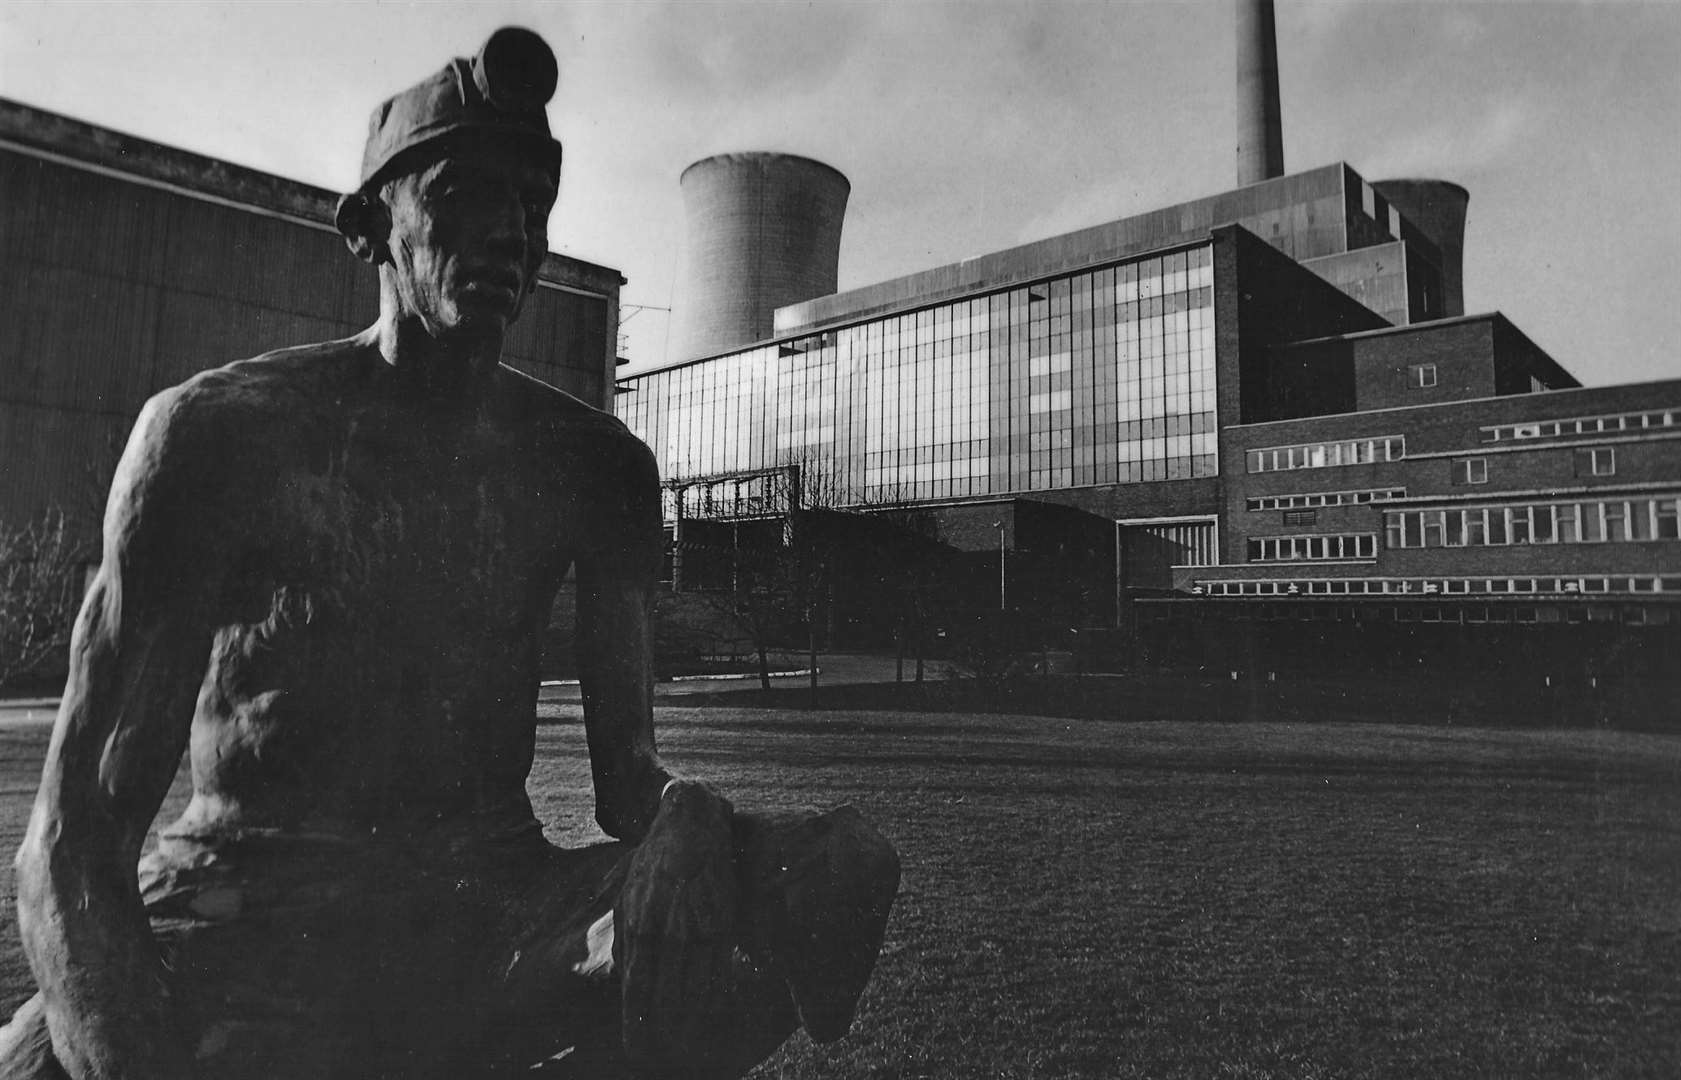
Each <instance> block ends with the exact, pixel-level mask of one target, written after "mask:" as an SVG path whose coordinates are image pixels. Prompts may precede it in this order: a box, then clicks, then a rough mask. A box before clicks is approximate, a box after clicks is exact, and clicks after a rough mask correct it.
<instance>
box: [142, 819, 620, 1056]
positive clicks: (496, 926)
mask: <svg viewBox="0 0 1681 1080" xmlns="http://www.w3.org/2000/svg"><path fill="white" fill-rule="evenodd" d="M625 851H626V849H625V848H624V847H623V846H622V845H619V844H602V845H597V846H594V847H588V848H582V849H576V850H561V849H558V848H555V847H553V846H551V845H549V844H548V843H546V842H545V841H543V840H542V839H541V836H540V835H536V834H532V835H530V836H526V837H522V838H519V839H517V840H512V841H507V842H501V843H493V842H486V843H478V844H474V845H471V846H459V847H457V848H455V849H448V850H445V851H442V852H439V851H436V850H424V849H419V848H415V847H412V846H409V845H404V844H350V843H345V842H342V841H334V840H300V839H296V838H292V839H280V838H274V837H261V838H257V839H245V840H239V841H234V842H229V843H224V844H218V845H213V846H206V845H201V844H193V843H186V844H183V843H179V842H177V843H174V844H166V845H165V848H164V849H163V851H161V852H159V853H154V854H153V855H151V856H149V857H148V858H147V859H146V860H145V861H143V862H142V865H141V888H142V893H143V897H144V899H145V902H146V910H147V914H148V916H149V917H150V918H151V921H152V928H153V932H154V935H155V936H156V938H157V940H158V942H159V946H160V948H161V950H162V951H163V954H164V956H165V959H166V964H167V967H168V970H169V971H170V981H171V986H170V990H171V992H172V994H173V995H174V996H175V997H176V999H177V1000H178V1001H179V1003H180V1004H181V1006H182V1007H183V1012H184V1014H185V1015H186V1017H187V1018H188V1023H189V1024H190V1025H191V1026H192V1027H193V1028H194V1031H193V1033H192V1037H193V1038H194V1039H195V1042H196V1050H197V1053H198V1056H199V1057H200V1059H201V1061H202V1062H206V1063H210V1062H214V1063H216V1064H217V1065H218V1067H219V1068H220V1070H221V1071H222V1072H223V1074H224V1075H241V1074H247V1073H248V1074H250V1075H265V1076H267V1075H270V1072H269V1071H267V1070H280V1071H277V1072H275V1073H274V1075H299V1076H303V1075H309V1073H308V1069H309V1068H312V1067H313V1068H322V1069H325V1070H327V1071H324V1072H321V1073H318V1074H317V1075H330V1074H331V1070H332V1069H333V1068H334V1067H337V1066H342V1064H343V1063H344V1062H346V1061H360V1062H363V1063H367V1062H369V1061H370V1060H371V1059H374V1058H385V1059H388V1060H393V1061H397V1060H404V1059H413V1060H415V1061H428V1060H436V1059H437V1058H438V1057H440V1056H453V1055H455V1054H458V1053H460V1052H461V1050H462V1049H463V1048H466V1047H470V1046H474V1045H480V1044H483V1043H485V1042H486V1040H487V1039H489V1038H490V1037H491V1036H492V1035H493V1034H494V1033H496V1032H498V1031H499V1030H501V1032H502V1034H503V1036H507V1035H511V1034H512V1032H509V1031H507V1030H505V1029H507V1028H508V1027H509V1026H510V1025H512V1026H515V1027H517V1026H519V1025H521V1024H523V1023H526V1022H527V1020H528V1018H529V1015H530V1013H531V1011H532V1009H533V1007H534V1006H537V1005H539V1004H545V1005H546V1007H545V1010H544V1011H550V1012H551V1015H552V1013H553V1012H554V1011H561V1010H564V1009H565V1008H566V1005H567V1003H566V1002H565V1001H556V1000H553V999H554V997H555V994H556V988H557V986H558V987H566V986H567V984H568V982H570V983H574V984H576V985H575V986H574V987H572V988H573V989H575V990H576V991H577V993H578V994H579V995H580V1005H582V1004H584V1000H583V999H584V997H585V996H586V995H587V992H588V990H589V989H590V987H589V984H588V981H587V980H585V979H584V978H582V977H581V976H580V977H575V978H572V979H568V978H567V972H568V971H569V969H570V966H571V964H573V963H577V962H581V961H582V960H583V958H584V949H583V947H582V942H583V940H584V934H585V931H586V930H587V928H588V926H589V925H590V923H591V922H593V921H594V920H595V919H597V918H599V917H600V916H601V915H602V914H603V913H605V912H606V911H607V910H609V909H610V908H611V906H612V897H613V894H614V893H615V892H616V889H617V879H618V876H619V868H620V866H621V864H622V862H623V856H624V853H625ZM574 952H575V953H577V955H576V956H573V955H571V954H572V953H574ZM533 964H537V965H542V966H543V968H544V970H541V971H532V970H530V969H531V967H532V965H533ZM537 993H541V994H544V995H545V996H546V997H547V998H548V999H549V1000H547V1002H546V1003H537V1002H533V1001H531V1000H529V997H530V996H531V995H533V994H537ZM580 1019H584V1018H582V1017H580ZM554 1034H556V1032H555V1031H554V1030H553V1029H551V1030H550V1031H548V1032H546V1033H544V1034H543V1036H542V1037H543V1038H552V1037H553V1035H554ZM382 1048H383V1050H384V1052H383V1053H382ZM429 1055H430V1056H429ZM311 1062H319V1063H320V1064H319V1065H311V1064H310V1063H311Z"/></svg>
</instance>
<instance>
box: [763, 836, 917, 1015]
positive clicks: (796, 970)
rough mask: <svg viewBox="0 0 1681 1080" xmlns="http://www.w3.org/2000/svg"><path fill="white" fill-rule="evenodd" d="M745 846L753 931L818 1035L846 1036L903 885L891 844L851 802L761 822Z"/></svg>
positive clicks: (897, 859) (764, 952) (796, 1003)
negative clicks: (900, 887) (818, 810)
mask: <svg viewBox="0 0 1681 1080" xmlns="http://www.w3.org/2000/svg"><path fill="white" fill-rule="evenodd" d="M747 836H748V839H749V840H750V841H751V842H750V843H749V845H748V846H747V847H746V849H744V851H743V852H742V854H743V856H744V858H743V859H742V869H743V872H744V875H745V877H746V881H745V882H744V888H743V890H742V891H743V895H744V897H745V899H746V903H747V912H746V914H747V918H748V931H749V934H750V938H751V940H752V941H753V942H754V944H755V945H756V947H757V948H756V951H758V952H759V953H760V954H761V955H762V956H764V957H765V958H766V959H768V960H769V961H770V963H771V965H772V966H773V968H774V969H775V970H777V971H778V972H779V973H780V974H781V975H782V977H783V978H784V979H785V980H786V982H787V985H788V988H789V990H790V991H791V992H792V994H793V997H794V1002H795V1005H796V1006H797V1007H798V1009H799V1014H800V1019H801V1020H802V1021H804V1023H805V1026H806V1029H807V1030H808V1031H809V1032H810V1033H811V1036H812V1038H813V1039H816V1040H817V1041H819V1042H827V1041H829V1040H831V1039H836V1038H839V1037H840V1036H841V1035H843V1034H845V1032H846V1029H847V1027H848V1026H849V1025H850V1024H851V1022H852V1016H853V1012H854V1010H855V1009H856V1007H857V1003H858V998H859V995H861V994H862V993H863V990H864V986H865V984H866V983H867V982H868V981H869V977H870V973H871V972H872V971H873V970H874V968H875V962H876V956H877V954H878V953H879V952H880V950H881V943H882V939H883V937H884V935H885V933H886V929H887V917H888V912H889V910H890V909H891V908H892V905H893V899H894V897H895V896H896V895H897V893H898V889H899V871H900V867H899V856H898V853H897V852H895V851H894V850H893V845H892V844H890V843H888V841H887V839H886V838H885V837H883V836H882V835H881V833H880V832H878V831H877V830H876V829H875V828H874V827H872V826H871V825H870V824H869V823H868V822H866V821H865V820H864V819H863V817H862V816H861V815H860V814H859V813H858V812H857V811H856V810H854V809H853V808H852V807H850V806H846V807H841V808H839V809H837V810H831V811H829V812H828V813H824V814H812V813H807V814H802V815H778V816H774V817H770V816H767V817H764V818H760V819H758V820H757V821H756V822H755V823H753V824H752V826H751V827H750V828H749V829H748V830H747Z"/></svg>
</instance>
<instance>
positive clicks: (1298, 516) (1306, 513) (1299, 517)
mask: <svg viewBox="0 0 1681 1080" xmlns="http://www.w3.org/2000/svg"><path fill="white" fill-rule="evenodd" d="M1318 520H1319V511H1317V510H1286V511H1284V524H1286V525H1313V524H1316V523H1317V522H1318Z"/></svg>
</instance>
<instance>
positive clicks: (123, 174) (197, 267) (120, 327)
mask: <svg viewBox="0 0 1681 1080" xmlns="http://www.w3.org/2000/svg"><path fill="white" fill-rule="evenodd" d="M336 201H337V196H336V194H334V193H332V192H328V191H324V190H322V189H320V188H315V187H311V186H309V185H306V184H300V183H296V182H294V181H291V180H285V179H282V178H280V177H277V176H271V175H268V174H265V173H261V172H256V171H253V170H250V169H244V168H241V167H239V166H237V165H231V164H229V163H227V162H223V161H217V160H214V159H211V158H206V157H201V156H199V155H197V154H191V153H187V152H185V151H181V150H177V149H174V148H171V147H167V146H160V145H158V144H156V143H151V142H147V141H145V140H143V139H137V138H134V137H132V136H128V135H123V134H120V133H117V132H113V131H108V130H105V129H102V128H98V127H95V126H93V125H90V124H86V123H83V122H81V121H78V120H74V119H71V118H68V117H64V116H60V115H57V114H54V113H50V112H47V111H45V110H41V109H37V108H33V107H31V106H28V105H23V104H19V103H17V102H12V101H6V100H3V99H0V296H3V297H4V298H5V300H4V312H5V317H4V318H0V370H3V371H4V373H5V378H4V385H3V387H0V522H5V523H7V524H9V525H13V526H17V525H21V524H22V523H24V522H27V521H30V520H32V519H35V518H37V517H38V516H39V515H41V514H43V513H45V512H47V511H49V510H51V509H54V508H56V509H58V510H60V511H62V512H64V513H65V514H66V515H68V516H69V517H71V518H73V519H75V520H76V522H77V524H78V525H79V526H80V528H81V530H82V535H84V536H85V537H87V538H88V540H89V541H90V544H89V558H90V559H91V558H94V557H96V555H97V551H96V548H95V546H94V545H93V544H92V540H93V539H95V538H96V536H97V533H96V531H95V524H96V522H95V521H94V520H92V519H96V518H97V516H98V513H99V510H100V508H101V507H102V505H103V500H104V494H105V492H104V486H105V484H106V483H108V482H109V479H110V471H111V469H112V467H113V466H114V464H115V461H116V457H117V455H118V453H119V452H120V451H121V449H122V444H123V441H124V439H125V438H126V436H127V434H128V430H129V428H130V426H131V425H132V424H133V422H134V418H135V416H136V415H137V414H138V413H139V411H140V407H141V405H142V404H144V403H145V401H146V399H147V398H148V397H150V396H151V395H152V394H154V393H156V392H157V391H159V390H162V389H163V388H165V387H167V386H171V385H173V384H175V383H178V382H180V381H182V380H183V379H185V378H187V377H188V376H190V375H192V374H194V373H195V372H198V371H201V370H203V369H205V368H208V367H215V366H218V365H221V364H225V363H228V362H229V361H232V360H237V359H240V358H242V357H248V356H255V355H257V354H259V353H262V352H266V351H268V350H271V349H276V348H280V347H283V346H288V345H300V344H304V343H307V342H312V341H323V340H328V339H332V338H339V337H346V336H348V335H351V334H354V333H357V332H358V331H360V330H362V329H364V328H366V327H367V326H368V325H370V324H371V323H372V322H373V321H374V318H375V316H376V315H377V314H378V311H379V289H378V281H377V277H376V275H375V274H374V273H373V272H372V271H371V270H370V269H369V268H368V267H367V266H365V265H363V264H362V263H360V262H358V261H357V260H356V259H355V258H353V257H352V256H351V255H350V254H349V252H348V251H346V249H345V245H344V241H343V239H342V238H341V237H340V236H339V234H338V231H337V229H336V228H335V227H334V225H333V211H334V206H335V204H336ZM622 283H623V279H622V278H621V277H620V275H619V274H618V272H617V271H615V270H610V269H608V268H606V267H602V266H596V265H593V264H591V263H587V262H583V261H580V260H577V259H570V258H564V257H562V256H558V255H553V254H551V255H550V256H549V257H548V259H547V260H546V261H545V263H544V265H543V268H542V270H541V280H540V283H539V284H540V287H539V289H538V290H537V292H536V293H535V295H533V296H532V297H530V298H529V299H528V301H527V303H526V307H525V311H524V313H523V314H522V316H521V318H520V321H519V322H518V323H517V324H515V326H514V329H513V332H512V334H511V337H510V340H509V342H508V345H507V350H506V354H505V358H506V360H507V362H508V363H509V364H511V365H512V366H514V367H517V368H520V369H521V370H523V371H525V372H526V373H527V374H530V375H532V376H535V377H536V378H539V379H541V380H543V381H544V382H547V383H550V384H552V385H555V386H558V387H560V388H562V389H564V390H567V391H570V392H571V393H573V394H574V395H576V396H578V397H580V398H582V399H584V400H585V401H588V402H591V403H592V404H595V405H598V406H605V404H606V399H607V397H608V396H609V388H610V387H611V386H612V378H613V368H614V363H615V360H616V357H615V344H616V326H617V322H618V295H619V287H620V285H621V284H622Z"/></svg>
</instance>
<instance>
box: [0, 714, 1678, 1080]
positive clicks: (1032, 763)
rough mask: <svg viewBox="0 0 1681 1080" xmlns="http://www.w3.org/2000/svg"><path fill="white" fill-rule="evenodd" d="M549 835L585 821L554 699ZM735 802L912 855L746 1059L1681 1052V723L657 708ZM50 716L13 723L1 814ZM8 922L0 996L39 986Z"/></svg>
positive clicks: (580, 761)
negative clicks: (828, 970)
mask: <svg viewBox="0 0 1681 1080" xmlns="http://www.w3.org/2000/svg"><path fill="white" fill-rule="evenodd" d="M544 709H545V711H547V712H548V713H550V714H551V718H552V719H555V720H558V721H559V722H558V723H556V724H553V725H549V726H545V727H544V728H542V729H541V731H540V734H539V738H540V750H539V763H538V766H537V769H536V770H535V772H534V775H533V779H532V785H531V787H532V792H533V798H534V801H535V803H536V804H537V807H538V812H539V814H540V815H542V816H543V818H544V820H545V821H547V822H549V823H550V830H549V831H550V836H551V838H553V839H555V840H556V841H557V842H560V843H574V842H579V841H582V840H585V839H591V838H594V837H595V836H596V834H595V832H594V830H593V827H592V826H591V825H589V823H588V821H587V817H588V806H589V799H588V797H587V792H588V775H587V771H586V768H585V761H584V751H583V735H582V730H581V727H580V726H579V725H578V724H576V723H574V722H571V721H574V720H575V719H576V717H577V711H576V706H565V705H558V706H547V705H546V706H544ZM660 722H661V732H662V735H661V740H662V746H663V747H664V749H665V751H666V753H667V755H668V756H669V757H671V758H672V759H673V760H674V761H676V762H677V763H678V764H679V765H681V766H683V767H685V768H687V769H689V770H690V771H692V772H694V773H697V774H700V775H704V776H707V777H710V778H712V779H713V780H715V781H716V782H717V783H718V784H719V786H720V787H722V788H723V789H724V790H725V791H727V792H728V793H729V794H731V796H732V797H733V798H735V800H736V802H737V803H738V805H743V806H790V805H818V806H826V805H833V804H837V803H842V802H850V803H853V804H855V805H857V806H858V807H859V808H860V809H861V810H862V811H863V812H864V813H865V814H866V815H867V816H868V817H869V818H870V819H871V820H872V821H873V822H875V823H876V824H877V825H878V827H880V828H881V829H882V831H883V832H885V833H887V834H888V835H889V836H890V837H891V838H892V839H893V841H894V842H895V844H897V845H898V847H899V850H900V852H901V854H902V856H903V858H904V863H905V875H904V888H903V892H902V894H901V897H900V899H899V902H898V904H897V906H896V907H895V910H894V914H893V920H892V923H891V924H890V926H889V931H888V940H887V944H886V947H885V949H884V953H883V956H882V959H881V963H880V966H879V967H878V970H877V974H876V978H875V980H874V982H873V983H872V986H871V988H870V990H869V992H868V993H867V995H866V998H865V1001H864V1005H863V1010H862V1013H861V1015H860V1017H859V1020H858V1023H857V1025H856V1027H855V1029H854V1032H853V1033H852V1034H851V1035H850V1036H848V1037H847V1038H846V1039H845V1040H843V1041H842V1042H840V1043H838V1044H836V1045H835V1046H833V1047H829V1048H819V1047H815V1046H813V1045H812V1044H810V1043H809V1041H807V1040H805V1039H804V1037H803V1036H800V1037H796V1039H795V1040H794V1041H792V1042H791V1043H790V1044H789V1046H788V1047H786V1048H785V1049H784V1050H783V1051H782V1052H781V1053H779V1054H778V1055H777V1056H776V1057H774V1058H773V1059H771V1060H770V1061H769V1062H767V1063H766V1064H765V1065H763V1066H761V1068H760V1069H759V1070H758V1071H757V1072H756V1073H755V1074H754V1076H755V1077H757V1078H759V1080H771V1078H778V1080H816V1078H818V1077H867V1078H873V1080H908V1078H912V1077H930V1078H932V1077H940V1078H948V1077H949V1078H969V1077H1011V1078H1028V1077H1035V1078H1037V1077H1046V1078H1048V1077H1092V1078H1098V1077H1102V1078H1118V1077H1135V1076H1136V1077H1228V1078H1242V1080H1249V1078H1270V1077H1278V1078H1285V1077H1289V1078H1313V1077H1338V1078H1342V1077H1421V1076H1433V1077H1439V1076H1465V1077H1469V1076H1498V1077H1506V1076H1514V1077H1515V1076H1549V1077H1551V1076H1558V1077H1566V1076H1569V1077H1579V1076H1615V1077H1640V1076H1650V1077H1668V1076H1674V1075H1681V740H1678V739H1675V738H1670V737H1662V736H1651V735H1639V734H1628V733H1616V732H1603V731H1528V730H1508V731H1493V730H1475V729H1460V728H1455V729H1442V728H1423V727H1400V726H1385V725H1375V724H1364V725H1335V724H1321V725H1306V724H1217V723H1196V722H1177V721H1169V722H1159V723H1148V724H1139V723H1120V722H1101V721H1089V720H1046V719H1042V718H1026V717H1013V716H985V717H964V716H961V715H955V714H951V713H944V714H927V713H874V712H822V713H800V712H788V711H779V710H763V711H759V710H737V709H716V708H713V709H677V708H668V709H662V710H661V716H660ZM43 745H44V733H43V732H39V731H22V732H19V731H13V732H0V844H4V845H6V846H7V847H10V846H11V845H12V844H14V843H15V841H16V838H17V834H18V831H19V829H20V828H21V823H22V817H23V814H24V813H25V812H26V810H27V803H28V798H29V796H30V795H31V794H32V792H33V787H34V782H35V776H36V770H37V768H38V762H39V755H40V753H41V749H42V747H43ZM27 990H28V987H27V976H26V975H25V974H24V973H23V972H22V969H21V967H20V964H19V962H18V958H17V953H16V937H15V931H12V930H11V929H10V928H9V927H8V930H7V935H6V937H5V938H4V941H3V944H0V999H3V1003H4V1004H7V1005H9V1004H11V1003H12V1002H14V1001H16V1000H17V999H19V998H21V997H22V996H24V995H25V994H26V993H27Z"/></svg>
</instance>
